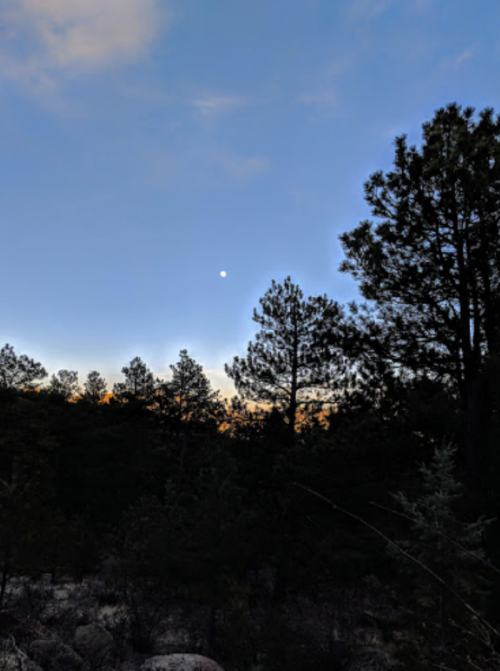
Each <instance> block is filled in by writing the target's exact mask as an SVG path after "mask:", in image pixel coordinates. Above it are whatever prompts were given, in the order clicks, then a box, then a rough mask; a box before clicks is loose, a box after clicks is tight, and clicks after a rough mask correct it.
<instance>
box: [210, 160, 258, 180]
mask: <svg viewBox="0 0 500 671" xmlns="http://www.w3.org/2000/svg"><path fill="white" fill-rule="evenodd" d="M217 161H218V163H219V164H220V165H221V167H222V168H223V170H224V171H225V172H226V173H228V174H229V176H231V177H233V178H235V179H237V180H239V181H247V180H249V179H252V178H253V177H257V176H258V175H261V174H263V173H265V172H267V170H268V168H269V164H268V161H267V160H266V159H265V158H263V157H261V156H228V155H226V156H220V157H219V158H218V159H217Z"/></svg>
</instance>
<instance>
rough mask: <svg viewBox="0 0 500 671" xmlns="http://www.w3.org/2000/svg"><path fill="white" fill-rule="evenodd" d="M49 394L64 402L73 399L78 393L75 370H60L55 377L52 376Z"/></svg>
mask: <svg viewBox="0 0 500 671" xmlns="http://www.w3.org/2000/svg"><path fill="white" fill-rule="evenodd" d="M49 392H50V393H52V394H56V395H57V396H61V397H62V398H64V400H65V401H68V400H69V399H70V398H75V397H76V396H78V394H79V393H80V388H79V386H78V373H77V371H76V370H64V369H63V370H60V371H59V372H58V373H57V375H52V378H51V380H50V384H49Z"/></svg>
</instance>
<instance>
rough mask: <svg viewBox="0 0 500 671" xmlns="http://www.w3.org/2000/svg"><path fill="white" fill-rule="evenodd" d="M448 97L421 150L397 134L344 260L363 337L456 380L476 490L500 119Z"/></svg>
mask: <svg viewBox="0 0 500 671" xmlns="http://www.w3.org/2000/svg"><path fill="white" fill-rule="evenodd" d="M473 114H474V110H473V109H472V108H467V109H465V110H463V111H462V110H461V108H460V107H459V106H458V105H456V104H453V105H449V106H448V107H446V108H443V109H440V110H438V111H437V112H436V114H435V116H434V118H433V120H432V121H431V122H429V123H425V124H424V125H423V144H422V147H421V149H417V148H416V147H415V146H408V144H407V141H406V137H405V136H401V137H398V138H396V152H395V158H394V169H393V170H392V171H391V172H388V173H383V172H382V171H379V172H376V173H374V174H373V175H372V176H371V177H370V179H369V180H368V182H367V183H366V184H365V198H366V200H367V202H368V204H369V205H370V207H371V210H372V214H373V216H374V217H376V218H377V219H378V220H379V222H380V223H378V225H376V226H374V225H373V223H371V222H369V221H364V222H362V223H361V224H360V225H359V226H358V227H357V228H355V229H354V230H353V231H351V232H349V233H345V234H344V235H342V236H341V240H342V244H343V247H344V250H345V252H346V255H347V260H346V261H344V263H343V264H342V266H341V270H342V271H344V272H350V273H351V274H352V275H353V276H354V277H355V278H356V279H357V280H358V281H359V284H360V289H361V292H362V294H363V295H364V297H365V298H367V299H368V300H370V301H373V305H374V306H375V308H374V311H373V314H372V317H373V319H371V320H366V321H365V324H364V326H365V335H366V336H367V337H368V339H369V340H370V341H371V343H372V344H374V346H375V347H376V348H377V351H378V353H379V355H380V357H381V358H382V359H385V360H386V361H388V362H390V364H391V365H393V366H395V367H397V368H401V367H403V368H406V369H407V370H410V371H412V372H413V373H414V374H417V375H421V374H424V375H428V376H431V377H433V378H435V379H438V380H449V381H451V382H452V383H453V384H454V385H455V387H456V388H457V389H458V390H459V392H460V395H461V398H462V400H463V405H464V408H465V409H466V413H467V439H466V457H467V463H468V474H469V481H470V485H471V487H472V489H473V490H474V489H475V490H476V492H477V491H479V488H480V483H479V480H478V469H479V466H480V464H481V461H482V455H481V449H482V446H483V445H484V442H485V441H484V427H485V426H486V425H487V422H488V400H487V394H488V392H487V389H486V387H485V385H484V384H483V380H482V369H483V366H484V363H485V361H486V360H487V358H488V357H491V356H494V355H497V354H498V351H499V333H500V331H499V329H500V223H499V221H500V219H499V215H500V120H499V119H498V118H495V117H494V116H493V111H492V110H491V109H486V110H484V111H483V112H481V114H480V116H479V120H477V121H476V120H474V118H473Z"/></svg>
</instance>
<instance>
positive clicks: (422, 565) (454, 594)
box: [291, 482, 500, 638]
mask: <svg viewBox="0 0 500 671" xmlns="http://www.w3.org/2000/svg"><path fill="white" fill-rule="evenodd" d="M291 484H292V485H294V486H295V487H299V488H300V489H303V490H304V491H306V492H309V494H312V495H313V496H316V497H317V498H319V499H321V500H322V501H325V503H328V504H329V505H331V506H332V508H333V509H334V510H338V511H339V512H341V513H342V514H343V515H347V517H350V518H351V519H353V520H356V521H357V522H359V523H360V524H363V525H364V526H365V527H367V528H368V529H370V530H371V531H373V532H374V533H375V534H377V536H380V538H383V539H384V540H385V541H386V543H388V544H389V545H391V546H392V547H394V548H396V550H398V552H400V553H401V554H402V555H403V556H404V557H406V558H407V559H409V560H410V561H412V562H414V563H415V564H417V565H418V566H420V568H421V569H422V570H423V571H425V572H426V573H428V574H429V575H431V576H432V577H433V578H434V579H435V580H437V582H439V584H440V585H442V586H443V587H444V588H445V589H447V590H448V592H450V594H452V595H453V596H454V597H455V598H456V599H457V600H458V601H460V603H461V604H462V605H463V606H464V607H465V608H466V609H467V610H468V611H469V612H470V613H472V615H474V617H476V618H477V619H478V620H480V621H481V622H482V623H483V624H484V625H485V627H486V628H487V629H489V630H490V631H492V632H493V633H494V634H495V635H496V636H498V637H499V638H500V632H498V631H497V630H496V629H495V627H493V625H491V624H490V623H489V622H488V621H487V620H485V619H484V617H483V616H482V615H481V614H480V613H479V612H478V611H477V610H475V608H473V607H472V606H471V605H470V604H469V603H468V602H467V601H466V600H465V599H464V598H463V597H462V596H460V594H458V592H456V591H455V590H454V589H453V587H451V586H450V585H449V584H448V583H447V582H446V581H445V580H443V578H441V576H439V575H438V574H437V573H435V572H434V571H433V570H432V569H431V568H429V567H428V566H427V565H426V564H424V563H423V562H421V561H420V560H419V559H417V557H414V556H413V555H411V554H409V553H408V552H406V551H405V550H403V548H401V547H400V546H399V545H398V544H397V543H395V542H394V541H393V540H391V539H390V538H389V537H388V536H386V535H385V534H384V533H382V532H381V531H380V530H379V529H377V528H376V527H374V526H373V525H372V524H370V523H369V522H367V521H366V520H364V519H363V518H362V517H359V516H358V515H355V514H354V513H351V512H349V511H348V510H345V508H342V507H341V506H339V505H337V504H336V503H334V502H333V501H331V500H330V499H328V498H327V497H326V496H323V494H320V493H319V492H315V491H314V490H313V489H310V488H309V487H306V486H305V485H302V484H300V482H292V483H291Z"/></svg>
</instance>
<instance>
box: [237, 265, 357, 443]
mask: <svg viewBox="0 0 500 671" xmlns="http://www.w3.org/2000/svg"><path fill="white" fill-rule="evenodd" d="M260 306H261V310H260V312H259V311H257V309H255V310H254V314H253V321H254V322H256V323H257V324H258V325H259V326H260V331H259V332H258V333H257V334H256V336H255V341H254V342H250V343H249V344H248V351H247V355H246V357H245V358H244V359H243V358H240V357H235V358H234V359H233V363H232V364H231V365H229V364H226V366H225V370H226V373H227V375H228V376H229V377H230V378H231V379H232V380H233V381H234V384H235V386H236V389H237V390H238V392H239V393H240V394H241V395H242V396H243V397H245V398H247V399H249V400H252V401H258V402H269V403H273V404H276V405H278V406H280V407H282V408H284V410H285V412H286V416H287V421H288V431H289V438H290V440H291V441H293V435H294V433H295V429H296V422H297V410H298V408H299V406H300V405H304V404H308V403H319V404H322V403H328V402H331V401H332V400H333V397H334V392H335V385H336V383H338V380H339V378H340V373H341V372H344V371H345V365H344V364H345V359H344V357H343V355H342V352H341V350H340V348H339V347H338V345H339V343H340V338H341V332H342V325H343V323H344V315H343V312H342V308H341V307H340V306H339V305H338V304H337V303H335V302H334V301H332V300H330V299H328V298H327V297H326V296H317V297H315V298H313V297H309V298H308V299H307V300H304V295H303V293H302V291H301V289H300V288H299V287H298V286H297V285H296V284H293V283H292V281H291V278H290V277H287V278H286V279H285V281H284V282H283V284H278V283H276V282H275V281H274V280H273V282H272V284H271V288H270V289H269V290H268V291H267V293H266V294H265V295H264V297H263V298H261V299H260Z"/></svg>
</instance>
